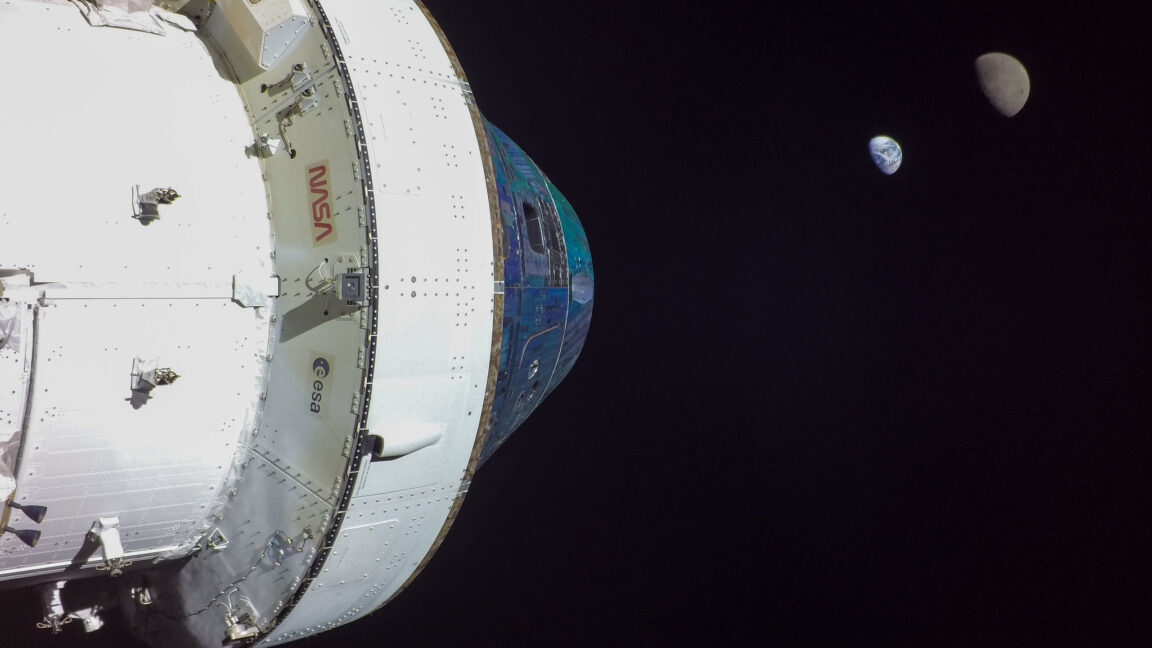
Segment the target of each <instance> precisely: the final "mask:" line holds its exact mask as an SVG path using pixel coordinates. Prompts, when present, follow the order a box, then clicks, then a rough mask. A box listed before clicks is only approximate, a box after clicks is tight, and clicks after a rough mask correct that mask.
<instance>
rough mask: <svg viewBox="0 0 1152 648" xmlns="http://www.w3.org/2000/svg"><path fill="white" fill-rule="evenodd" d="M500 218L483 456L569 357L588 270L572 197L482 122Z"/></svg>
mask: <svg viewBox="0 0 1152 648" xmlns="http://www.w3.org/2000/svg"><path fill="white" fill-rule="evenodd" d="M484 129H485V133H486V135H487V136H488V146H489V149H490V150H491V153H492V163H493V167H494V168H495V171H496V190H497V195H498V197H499V200H500V214H501V216H502V217H503V221H504V240H503V241H502V244H503V252H504V324H503V335H502V340H501V345H500V368H499V376H498V378H497V381H496V396H495V398H494V400H493V403H492V415H491V417H490V418H489V429H488V436H487V438H486V440H485V442H484V447H483V449H482V450H481V454H480V460H481V462H484V461H486V460H487V459H488V457H490V456H492V453H493V452H495V451H496V449H497V448H499V447H500V445H501V444H503V443H504V442H505V441H506V440H507V439H508V437H509V436H511V435H512V433H513V432H515V431H516V428H518V427H520V424H521V423H523V422H524V419H526V418H528V415H529V414H531V413H532V412H533V410H535V409H536V407H537V406H538V405H540V402H541V401H543V400H544V398H545V397H546V396H548V394H550V393H551V392H552V390H553V389H555V387H556V385H558V384H560V381H561V380H563V379H564V376H567V375H568V372H569V371H570V370H571V369H572V365H573V364H575V362H576V358H577V357H579V355H580V350H581V349H583V348H584V339H585V338H586V337H587V335H588V325H589V323H590V322H591V319H592V303H593V301H594V299H593V297H594V286H595V274H594V273H593V271H592V256H591V254H590V253H589V251H588V237H587V236H586V235H585V234H584V227H583V226H582V225H581V224H580V219H578V218H577V217H576V212H575V211H574V210H573V209H572V205H570V204H569V203H568V201H567V200H566V199H565V198H564V195H563V194H561V193H560V191H559V190H558V189H556V186H555V185H553V184H552V182H551V181H550V180H548V178H547V176H545V175H544V173H543V172H542V171H541V170H540V168H539V167H537V166H536V164H535V163H534V162H532V160H531V159H529V157H528V156H527V155H526V154H525V153H524V151H523V149H521V148H520V147H519V146H517V145H516V143H515V142H513V141H512V140H511V139H509V138H508V136H507V135H505V134H504V133H503V132H502V131H500V129H498V128H496V127H495V126H493V125H492V124H491V123H489V122H488V121H485V122H484Z"/></svg>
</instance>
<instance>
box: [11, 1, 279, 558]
mask: <svg viewBox="0 0 1152 648" xmlns="http://www.w3.org/2000/svg"><path fill="white" fill-rule="evenodd" d="M0 14H2V15H0V42H4V43H5V46H6V47H7V48H10V49H9V50H6V51H22V52H35V65H30V64H23V63H22V62H19V61H12V62H11V64H10V65H9V66H8V67H7V68H6V74H7V77H8V78H7V82H8V83H9V84H10V86H9V87H18V88H36V92H35V93H33V94H31V95H29V96H28V97H26V98H25V99H26V100H22V101H8V102H6V103H5V108H4V120H3V121H0V141H3V142H4V155H3V156H0V177H3V178H4V182H3V185H4V187H5V198H4V201H3V203H2V205H0V210H2V211H0V231H3V232H4V234H3V236H2V237H0V279H3V280H4V281H5V283H6V284H7V286H8V288H9V289H7V290H6V295H5V296H6V298H9V299H13V300H14V301H13V302H12V303H18V304H20V305H22V307H24V308H29V306H30V305H32V304H38V306H37V307H38V308H39V314H38V315H37V316H36V317H38V322H37V326H36V330H35V333H34V334H29V335H26V336H24V339H22V341H21V346H22V348H21V351H20V352H19V353H18V354H14V353H12V352H10V351H11V350H5V351H4V357H2V358H0V366H2V367H3V369H0V371H3V373H4V376H5V378H6V381H5V384H9V385H13V386H16V385H22V384H23V385H24V389H21V390H18V393H17V394H16V395H15V396H16V399H15V402H9V401H12V399H11V398H7V399H6V400H5V401H4V403H3V407H4V412H5V414H4V415H3V416H2V417H0V420H3V421H7V422H8V424H10V425H11V424H14V425H21V424H22V419H23V418H24V416H23V415H22V414H19V415H14V414H11V413H10V412H22V410H23V409H24V407H25V406H27V408H28V416H27V420H28V425H27V428H26V429H24V430H23V434H22V439H21V441H22V443H21V452H22V457H21V460H20V465H19V467H18V472H17V476H18V480H19V487H18V490H17V493H16V499H17V501H18V502H24V503H36V504H41V505H47V506H48V507H49V509H50V515H49V516H48V518H47V519H46V520H45V521H44V523H43V524H42V525H40V530H41V531H43V537H42V539H41V541H40V543H39V545H37V547H36V548H35V549H31V548H26V547H24V546H23V545H21V544H20V543H19V542H18V541H17V540H16V539H15V538H14V537H12V536H10V535H6V536H3V537H2V538H0V574H3V577H13V576H16V575H24V574H27V573H38V572H44V571H48V572H51V571H59V570H61V569H65V568H68V567H69V566H72V567H80V566H84V565H89V566H90V565H91V564H93V563H97V564H98V563H99V562H101V560H102V556H101V552H100V551H99V550H95V551H91V550H90V549H91V548H90V547H88V548H85V547H84V545H85V534H86V531H87V530H88V528H89V527H90V526H91V524H92V523H93V522H94V521H95V519H96V518H97V517H111V516H115V517H118V518H119V533H120V536H121V539H122V542H123V545H124V549H125V551H126V557H127V558H129V559H132V558H133V557H136V558H137V559H140V558H142V557H150V556H154V555H158V554H161V553H167V552H170V551H172V550H175V551H176V552H177V553H179V552H180V551H186V550H188V549H189V548H190V543H191V542H193V541H194V540H195V539H196V538H198V537H199V535H200V534H202V533H203V532H204V531H205V530H206V529H207V527H208V523H209V516H210V515H211V514H212V513H214V512H216V511H214V507H215V506H216V504H217V503H218V501H219V499H220V498H221V492H220V491H221V489H222V488H223V487H224V486H225V481H226V479H228V477H229V475H230V474H231V473H232V471H233V457H234V454H235V453H236V451H237V448H238V446H239V444H240V443H241V442H242V440H243V438H244V434H245V432H246V427H247V426H251V425H252V424H253V419H254V417H255V415H256V411H257V409H258V407H259V403H260V395H261V393H262V391H263V384H262V383H263V379H264V372H265V361H264V358H265V356H266V355H267V353H268V340H269V319H268V314H267V313H264V312H261V310H260V309H253V308H245V307H243V306H241V305H240V304H238V303H235V302H233V301H232V296H233V291H234V288H235V284H236V281H237V277H240V278H241V279H240V281H241V284H242V285H243V284H251V285H255V286H256V292H261V291H263V292H267V291H268V290H270V289H272V288H271V283H274V282H269V281H268V280H269V278H270V276H271V273H272V269H271V252H272V245H271V237H270V230H269V224H268V219H267V210H268V207H267V201H266V198H265V195H264V190H263V182H262V180H261V176H260V168H259V165H258V163H257V162H256V160H253V159H250V158H248V157H247V156H246V155H245V153H244V149H245V146H246V145H248V144H249V143H250V142H251V139H252V131H251V127H250V125H249V123H248V120H247V118H246V116H245V114H244V111H243V105H242V103H241V102H240V100H239V98H238V97H237V95H236V92H235V86H234V85H232V84H231V83H230V82H229V81H228V80H227V79H224V78H222V77H221V76H220V74H219V73H218V72H217V70H216V67H215V64H214V61H213V58H212V57H211V56H210V54H209V53H208V51H207V49H206V48H205V47H204V45H203V44H202V43H201V42H200V41H199V40H198V39H197V38H196V36H195V35H194V34H192V33H188V32H185V31H182V30H179V29H170V30H168V31H169V33H168V34H167V36H166V37H157V36H155V35H152V34H145V33H139V32H133V31H126V30H118V29H107V28H93V27H90V26H88V25H87V23H86V22H84V20H83V18H81V17H80V16H79V14H78V10H77V8H76V6H74V5H72V4H70V3H40V2H36V3H28V2H17V3H5V4H4V6H2V7H0ZM45 79H50V80H51V83H44V80H45ZM30 124H48V125H49V126H48V127H36V128H32V127H29V125H30ZM167 187H173V188H175V189H176V190H177V192H178V193H179V194H180V198H178V199H177V200H176V201H175V202H174V203H172V204H168V205H160V206H159V211H158V216H159V218H158V219H157V220H154V221H152V222H151V223H150V224H147V225H145V221H143V220H140V219H137V218H134V215H135V214H136V213H137V212H138V207H139V205H138V204H134V202H133V197H134V196H138V195H139V194H141V193H146V192H148V191H151V190H152V189H154V188H167ZM245 278H250V279H245ZM20 284H24V285H20ZM265 284H267V285H265ZM41 297H42V298H43V300H42V303H39V302H40V301H41ZM26 315H29V316H31V309H29V310H28V311H27V313H26ZM25 320H26V321H27V320H28V318H25ZM33 353H34V355H35V361H34V362H32V360H31V358H32V354H33ZM140 361H142V362H144V363H146V364H150V363H157V364H156V366H158V367H171V368H172V369H173V370H175V371H176V373H178V374H180V376H181V378H180V379H179V380H177V382H175V383H174V384H172V385H166V386H163V387H158V388H156V389H155V390H154V391H153V392H152V394H151V398H141V397H140V395H139V394H138V393H135V392H133V391H132V386H133V379H132V376H131V373H132V369H133V366H134V362H140ZM9 374H13V376H12V377H11V378H12V381H11V382H9V381H8V380H7V379H8V378H9ZM17 374H18V375H17ZM29 380H31V384H29V382H28V381H29ZM19 401H23V403H20V402H19ZM10 408H11V409H10Z"/></svg>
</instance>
